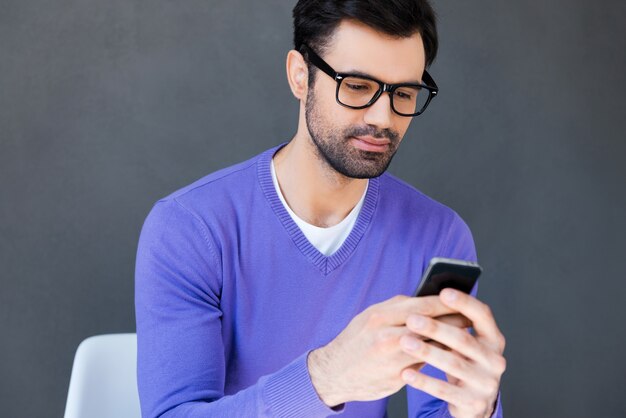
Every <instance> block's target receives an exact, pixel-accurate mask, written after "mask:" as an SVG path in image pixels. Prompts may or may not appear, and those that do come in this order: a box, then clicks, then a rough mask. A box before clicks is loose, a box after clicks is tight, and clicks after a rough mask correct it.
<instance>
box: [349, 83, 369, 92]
mask: <svg viewBox="0 0 626 418" xmlns="http://www.w3.org/2000/svg"><path fill="white" fill-rule="evenodd" d="M346 85H347V86H348V88H349V89H350V90H354V91H367V90H368V89H369V86H368V85H367V84H354V83H346Z"/></svg>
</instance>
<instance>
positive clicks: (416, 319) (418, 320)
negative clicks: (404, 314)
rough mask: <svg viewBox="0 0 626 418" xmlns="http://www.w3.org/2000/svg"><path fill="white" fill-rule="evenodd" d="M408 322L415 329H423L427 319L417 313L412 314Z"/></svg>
mask: <svg viewBox="0 0 626 418" xmlns="http://www.w3.org/2000/svg"><path fill="white" fill-rule="evenodd" d="M407 322H408V325H409V327H411V328H413V329H422V328H424V325H425V324H426V321H425V320H424V318H423V317H421V316H416V315H413V316H410V317H409V320H408V321H407Z"/></svg>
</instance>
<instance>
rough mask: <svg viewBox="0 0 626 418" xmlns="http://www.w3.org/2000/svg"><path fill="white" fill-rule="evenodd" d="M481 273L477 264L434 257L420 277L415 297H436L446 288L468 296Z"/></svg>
mask: <svg viewBox="0 0 626 418" xmlns="http://www.w3.org/2000/svg"><path fill="white" fill-rule="evenodd" d="M482 271H483V269H482V268H481V267H480V266H479V265H478V264H477V263H474V262H471V261H464V260H456V259H453V258H442V257H434V258H432V259H431V260H430V264H429V265H428V268H427V269H426V272H425V273H424V276H422V280H421V282H420V284H419V286H418V287H417V291H416V292H415V296H418V297H419V296H432V295H438V294H439V292H441V291H442V290H443V289H445V288H446V287H451V288H453V289H456V290H459V291H461V292H464V293H468V294H469V292H471V291H472V289H473V288H474V285H475V284H476V280H478V276H480V273H482Z"/></svg>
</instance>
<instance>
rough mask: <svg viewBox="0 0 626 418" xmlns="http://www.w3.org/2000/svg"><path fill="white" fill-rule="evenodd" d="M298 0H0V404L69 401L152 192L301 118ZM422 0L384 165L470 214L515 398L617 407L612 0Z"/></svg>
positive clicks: (620, 82)
mask: <svg viewBox="0 0 626 418" xmlns="http://www.w3.org/2000/svg"><path fill="white" fill-rule="evenodd" d="M293 4H294V2H293V1H290V2H286V1H279V0H271V1H270V0H265V1H262V2H252V1H242V0H236V1H229V2H226V1H187V2H172V1H163V0H157V1H140V0H111V1H105V2H103V1H95V0H83V1H80V2H79V1H69V0H55V1H43V0H29V1H19V0H0V190H1V197H0V282H1V284H2V290H1V291H0V335H1V341H2V342H1V343H0V405H1V412H0V414H2V416H6V417H51V416H60V415H61V414H62V413H63V410H64V405H65V396H66V391H67V385H68V382H69V376H70V370H71V365H72V359H73V355H74V350H75V349H76V346H77V345H78V343H79V342H80V341H81V340H82V339H84V338H86V337H88V336H90V335H94V334H101V333H110V332H129V331H130V332H132V331H134V313H133V270H134V256H135V249H136V243H137V238H138V234H139V231H140V227H141V224H142V222H143V219H144V218H145V216H146V214H147V212H148V210H149V209H150V207H151V205H152V203H153V202H154V201H155V200H157V199H158V198H159V197H161V196H164V195H166V194H168V193H169V192H171V191H173V190H175V189H177V188H179V187H181V186H183V185H185V184H187V183H189V182H191V181H192V180H194V179H196V178H198V177H201V176H203V175H204V174H207V173H209V172H211V171H214V170H216V169H218V168H221V167H225V166H227V165H230V164H231V163H235V162H237V161H241V160H243V159H245V158H248V157H250V156H252V155H254V154H256V153H258V152H260V151H262V150H264V149H266V148H267V147H270V146H272V145H274V144H277V143H279V142H281V141H284V140H286V139H288V138H290V137H291V135H292V134H293V133H294V131H295V127H296V118H297V102H296V101H295V99H293V98H292V97H291V96H290V92H289V89H288V86H287V83H286V81H285V75H284V58H285V55H286V52H287V51H288V50H289V48H290V45H291V18H290V14H291V8H292V6H293ZM435 5H436V7H437V9H438V12H439V18H440V33H441V53H440V56H439V59H438V60H437V61H436V63H435V65H434V66H433V68H432V71H431V73H432V74H433V75H434V77H435V79H436V80H437V82H438V83H439V85H440V87H441V94H440V96H439V97H438V98H437V99H436V101H435V103H433V105H432V107H431V108H430V109H429V110H428V112H427V113H425V114H424V115H423V116H422V117H420V118H418V119H416V120H415V121H414V124H413V126H412V128H411V130H410V131H409V133H408V135H407V138H406V141H405V142H404V143H403V146H402V148H401V150H400V152H399V155H398V156H397V157H396V159H395V161H394V164H393V165H392V168H391V171H392V172H394V173H395V174H397V175H399V176H401V177H403V178H404V179H406V180H407V181H409V182H410V183H412V184H414V185H415V186H417V187H418V188H420V189H422V190H423V191H425V192H426V193H428V194H430V195H431V196H433V197H435V198H436V199H439V200H440V201H442V202H444V203H446V204H448V205H449V206H452V207H453V208H455V209H456V210H457V211H458V212H459V213H460V214H461V215H462V216H463V217H464V218H465V219H466V220H467V222H468V223H469V224H470V226H471V227H472V229H473V231H474V234H475V238H476V242H477V246H478V250H479V257H480V260H481V263H482V264H483V266H484V268H485V271H486V272H485V275H484V280H483V281H482V284H481V298H482V299H484V300H485V301H487V302H488V303H489V304H491V306H492V307H493V309H494V311H495V313H496V316H497V318H498V320H499V324H500V326H501V328H502V330H503V331H504V333H505V335H506V336H507V337H508V347H507V351H506V354H507V357H508V361H509V368H508V371H507V372H506V374H505V377H504V381H503V384H502V391H503V401H504V405H505V408H506V411H507V416H508V417H568V418H576V417H590V416H602V417H618V416H625V414H626V398H625V397H624V396H623V389H624V384H623V382H624V376H625V375H626V362H625V361H624V360H623V356H622V354H621V350H622V349H623V347H624V346H625V345H626V337H625V333H624V325H623V318H624V316H625V314H626V309H625V308H624V303H623V298H624V293H625V292H626V284H625V283H626V277H625V276H624V271H625V269H624V268H622V264H623V259H624V256H625V255H626V254H625V249H626V248H625V247H626V246H625V245H624V235H625V232H626V228H625V223H624V212H625V208H626V202H625V193H624V189H625V187H624V183H625V179H626V169H625V168H624V161H625V158H624V156H625V155H626V146H625V136H626V135H625V133H626V129H625V128H626V122H625V119H626V118H625V117H624V109H625V106H624V97H626V86H625V84H626V78H625V76H624V73H625V71H626V65H625V54H624V51H625V50H626V41H625V40H626V30H625V29H624V22H625V21H626V6H625V3H624V2H621V1H617V0H615V1H611V0H605V1H594V2H591V1H587V2H584V1H565V0H556V1H551V2H546V1H543V0H530V1H515V2H502V1H496V0H488V1H482V2H463V1H461V2H459V1H443V0H442V1H436V3H435ZM401 409H402V405H401V402H394V404H393V405H392V407H391V411H392V415H393V416H398V415H399V411H400V410H401Z"/></svg>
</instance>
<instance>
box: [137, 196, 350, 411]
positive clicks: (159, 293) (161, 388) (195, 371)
mask: <svg viewBox="0 0 626 418" xmlns="http://www.w3.org/2000/svg"><path fill="white" fill-rule="evenodd" d="M221 271H222V268H221V258H220V256H219V252H218V251H217V246H216V245H215V243H214V241H213V240H212V236H211V234H210V233H209V229H208V228H207V226H206V224H205V223H204V222H203V221H202V220H201V219H199V218H198V217H197V216H196V215H194V214H193V213H192V212H190V211H189V210H187V209H186V208H185V207H184V206H182V205H181V204H180V203H179V202H178V201H176V200H175V199H168V200H162V201H160V202H158V203H157V204H156V205H155V206H154V208H153V209H152V211H151V212H150V214H149V215H148V217H147V219H146V221H145V223H144V226H143V228H142V231H141V236H140V239H139V245H138V250H137V259H136V269H135V309H136V321H137V381H138V389H139V397H140V403H141V412H142V416H143V417H144V418H148V417H150V418H152V417H168V418H173V417H192V418H193V417H209V416H210V417H266V416H294V417H299V416H307V417H318V416H320V417H321V416H328V415H332V414H335V413H338V412H340V411H334V410H332V409H330V408H328V407H327V406H326V405H325V404H324V403H323V402H322V401H321V400H320V399H319V397H318V396H317V393H316V392H315V389H314V387H313V385H312V383H311V378H310V376H309V373H308V368H307V361H306V360H307V355H308V353H303V354H302V355H301V356H300V357H298V358H296V359H294V360H293V361H292V362H291V363H289V364H287V365H285V366H284V367H283V368H282V369H281V370H278V371H276V372H275V373H273V374H270V375H267V376H262V377H260V378H259V380H258V381H257V383H256V384H254V385H252V386H250V387H248V388H245V389H243V390H241V391H239V392H237V393H235V394H229V395H226V396H225V393H224V382H225V379H226V376H225V369H226V365H225V354H224V344H223V340H222V327H221V318H222V312H221V310H220V293H221V288H222V280H223V278H222V274H221Z"/></svg>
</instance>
